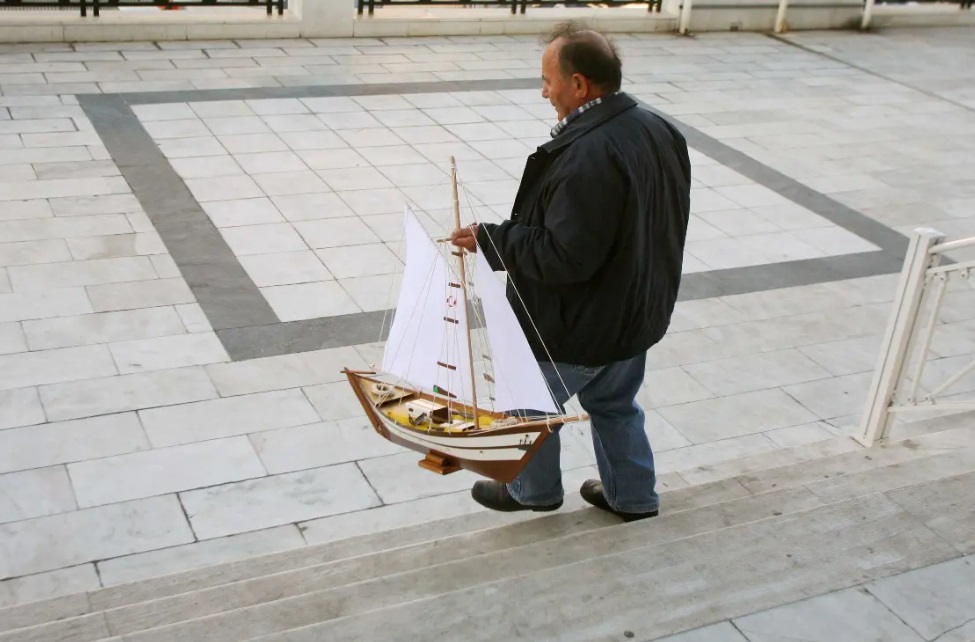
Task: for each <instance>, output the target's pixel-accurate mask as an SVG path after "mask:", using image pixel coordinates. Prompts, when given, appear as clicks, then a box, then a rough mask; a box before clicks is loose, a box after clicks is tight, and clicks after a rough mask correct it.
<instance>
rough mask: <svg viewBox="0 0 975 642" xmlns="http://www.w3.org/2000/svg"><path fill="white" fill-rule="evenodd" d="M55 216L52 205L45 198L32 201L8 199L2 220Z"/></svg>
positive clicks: (1, 214)
mask: <svg viewBox="0 0 975 642" xmlns="http://www.w3.org/2000/svg"><path fill="white" fill-rule="evenodd" d="M51 216H54V213H53V212H52V211H51V205H50V204H49V203H48V201H47V200H45V199H34V200H30V201H8V202H6V203H4V207H3V212H2V213H0V221H15V220H18V219H38V218H49V217H51Z"/></svg>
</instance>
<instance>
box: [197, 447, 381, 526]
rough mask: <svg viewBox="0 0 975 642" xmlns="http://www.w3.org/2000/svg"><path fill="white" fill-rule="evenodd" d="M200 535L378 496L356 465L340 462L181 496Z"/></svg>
mask: <svg viewBox="0 0 975 642" xmlns="http://www.w3.org/2000/svg"><path fill="white" fill-rule="evenodd" d="M182 501H183V505H184V506H185V507H186V513H187V515H188V516H189V518H190V522H191V523H192V524H193V530H194V532H196V534H197V535H198V536H199V537H200V538H202V539H211V538H214V537H222V536H225V535H231V534H235V533H243V532H246V531H253V530H258V529H261V528H269V527H272V526H279V525H282V524H288V523H293V522H298V521H305V520H309V519H316V518H320V517H326V516H328V515H335V514H338V513H345V512H349V511H353V510H362V509H365V508H370V507H372V506H376V505H377V504H379V499H378V498H377V497H376V494H375V493H374V492H373V490H372V488H370V487H369V484H368V483H367V482H366V479H365V478H364V477H363V476H362V473H361V472H360V471H359V469H358V468H357V467H356V465H355V464H340V465H337V466H329V467H327V468H317V469H314V470H308V471H303V472H297V473H289V474H286V475H275V476H273V477H267V478H265V479H259V480H254V481H245V482H239V483H235V484H226V485H223V486H217V487H214V488H208V489H204V490H198V491H190V492H187V493H184V494H183V495H182Z"/></svg>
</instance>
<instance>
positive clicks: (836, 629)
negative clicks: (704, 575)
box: [657, 556, 975, 642]
mask: <svg viewBox="0 0 975 642" xmlns="http://www.w3.org/2000/svg"><path fill="white" fill-rule="evenodd" d="M973 587H975V557H972V556H968V557H962V558H958V559H954V560H951V561H948V562H943V563H941V564H935V565H934V566H929V567H927V568H922V569H918V570H914V571H909V572H907V573H901V574H900V575H895V576H893V577H888V578H885V579H882V580H878V581H875V582H871V583H868V584H863V585H860V586H857V587H853V588H849V589H844V590H842V591H835V592H832V593H827V594H825V595H820V596H817V597H812V598H809V599H806V600H803V601H801V602H796V603H793V604H787V605H784V606H780V607H777V608H773V609H769V610H767V611H762V612H759V613H753V614H751V615H746V616H744V617H740V618H737V619H734V620H730V621H726V622H721V623H718V624H714V625H711V626H707V627H703V628H700V629H695V630H693V631H687V632H685V633H681V634H678V635H674V636H670V637H666V638H658V640H657V642H834V641H835V642H847V641H849V642H862V641H865V640H878V641H879V640H883V641H884V642H929V641H931V640H938V642H971V641H972V640H975V588H973Z"/></svg>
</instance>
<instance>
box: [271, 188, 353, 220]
mask: <svg viewBox="0 0 975 642" xmlns="http://www.w3.org/2000/svg"><path fill="white" fill-rule="evenodd" d="M271 201H272V202H273V203H274V205H275V207H277V209H278V211H280V212H281V213H282V214H283V215H284V217H285V218H286V219H288V220H289V221H308V220H316V219H324V218H339V217H344V216H350V215H352V214H353V211H352V209H351V208H349V206H348V205H346V204H345V201H343V200H342V199H341V198H340V197H339V196H338V195H337V194H330V193H329V194H325V193H319V194H297V195H294V196H275V197H274V198H272V199H271Z"/></svg>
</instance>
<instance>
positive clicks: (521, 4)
mask: <svg viewBox="0 0 975 642" xmlns="http://www.w3.org/2000/svg"><path fill="white" fill-rule="evenodd" d="M661 2H662V0H632V1H630V0H607V1H605V2H573V1H568V2H565V1H561V0H357V6H358V13H359V15H360V16H361V15H362V13H363V11H367V12H368V13H369V15H370V16H371V15H372V14H373V11H374V9H375V8H376V7H377V6H378V7H379V8H382V7H385V6H397V7H398V6H404V5H423V6H460V7H510V8H511V13H512V14H514V13H519V12H520V13H525V11H526V10H527V8H528V7H554V6H556V5H559V6H563V7H623V6H627V5H634V4H645V5H647V11H652V12H657V13H659V12H660V4H661Z"/></svg>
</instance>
